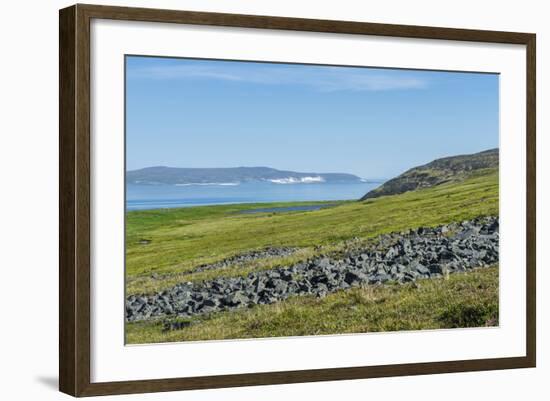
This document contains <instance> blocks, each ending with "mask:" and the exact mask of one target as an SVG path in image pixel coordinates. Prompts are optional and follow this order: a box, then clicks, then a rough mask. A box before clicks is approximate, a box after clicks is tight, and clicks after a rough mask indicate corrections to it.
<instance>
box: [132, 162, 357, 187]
mask: <svg viewBox="0 0 550 401" xmlns="http://www.w3.org/2000/svg"><path fill="white" fill-rule="evenodd" d="M126 179H127V182H129V183H133V184H171V185H193V184H196V185H208V184H218V185H223V184H225V185H231V184H233V185H236V184H239V183H244V182H261V181H267V182H272V183H274V184H308V183H324V182H326V183H337V182H340V183H352V182H357V183H359V182H365V180H363V179H362V178H360V177H358V176H356V175H353V174H347V173H302V172H296V171H286V170H277V169H274V168H270V167H228V168H180V167H164V166H157V167H146V168H142V169H139V170H131V171H127V172H126Z"/></svg>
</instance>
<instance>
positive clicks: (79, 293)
mask: <svg viewBox="0 0 550 401" xmlns="http://www.w3.org/2000/svg"><path fill="white" fill-rule="evenodd" d="M95 18H97V19H110V20H126V21H142V22H163V23H173V24H193V25H208V26H222V27H240V28H258V29H275V30H288V31H309V32H324V33H342V34H355V35H375V36H391V37H400V38H420V39H439V40H450V41H473V42H486V43H501V44H518V45H525V46H526V49H527V50H526V54H527V58H526V60H525V63H526V71H527V83H526V88H527V93H526V99H527V119H526V122H525V124H526V132H527V158H526V160H527V177H526V182H527V193H526V195H525V196H526V203H527V216H526V220H527V227H526V235H527V242H526V244H525V246H526V254H527V259H526V263H525V266H526V285H527V287H526V294H527V298H526V308H527V309H526V317H527V319H526V326H525V333H526V337H525V338H526V350H527V353H526V355H525V356H523V357H511V358H494V359H474V360H460V361H439V362H430V363H410V364H398V365H381V366H365V367H347V368H330V369H315V370H298V371H280V372H257V373H250V374H231V375H222V376H201V377H187V378H186V377H182V378H167V379H155V380H136V381H120V382H100V383H92V382H91V380H90V363H91V354H90V345H91V334H90V317H91V316H90V296H91V291H90V285H91V284H90V174H91V171H90V21H91V20H92V19H95ZM59 29H60V37H59V48H60V53H59V57H60V69H59V74H60V75H59V93H60V102H59V127H60V142H59V150H60V165H59V182H60V185H59V197H60V200H59V218H60V220H59V225H60V236H59V242H60V245H59V256H60V267H59V268H60V270H59V276H60V278H59V280H60V281H59V283H60V286H59V288H60V289H59V317H60V325H59V358H60V361H59V362H60V363H59V366H60V367H59V388H60V391H62V392H64V393H67V394H70V395H73V396H94V395H106V394H125V393H144V392H157V391H175V390H190V389H207V388H221V387H237V386H252V385H267V384H282V383H299V382H316V381H326V380H349V379H363V378H375V377H390V376H401V375H422V374H434V373H449V372H466V371H481V370H494V369H511V368H528V367H534V366H535V363H536V307H535V300H536V292H535V291H536V273H535V246H536V245H535V244H536V234H535V232H536V228H535V213H536V212H535V206H536V203H535V202H536V201H535V193H536V192H535V191H536V189H535V158H536V156H535V120H536V114H535V113H536V111H535V65H536V62H535V46H536V45H535V41H536V37H535V35H534V34H530V33H514V32H496V31H483V30H468V29H450V28H435V27H422V26H405V25H390V24H373V23H363V22H350V21H330V20H314V19H301V18H283V17H268V16H254V15H237V14H219V13H203V12H192V11H172V10H156V9H142V8H126V7H110V6H96V5H80V4H78V5H74V6H72V7H68V8H65V9H62V10H60V15H59Z"/></svg>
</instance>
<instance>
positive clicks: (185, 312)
mask: <svg viewBox="0 0 550 401" xmlns="http://www.w3.org/2000/svg"><path fill="white" fill-rule="evenodd" d="M498 259H499V222H498V217H484V218H478V219H474V220H469V221H463V222H462V223H456V224H449V225H444V226H440V227H435V228H425V227H422V228H418V229H416V230H410V231H408V232H403V233H392V234H387V235H383V236H380V237H379V238H378V240H377V241H375V243H374V244H373V245H370V246H363V247H357V248H356V249H350V250H346V251H345V252H343V253H341V254H339V255H320V256H319V257H316V258H313V259H310V260H307V261H305V262H300V263H296V264H294V265H292V266H289V267H280V268H276V269H272V270H265V271H258V272H252V273H250V274H248V275H247V276H246V277H220V278H216V279H213V280H210V281H205V282H202V283H190V282H189V283H181V284H178V285H176V286H174V287H172V288H171V289H168V290H165V291H163V292H160V293H157V294H154V295H141V296H136V295H132V296H130V297H128V298H127V300H126V319H127V320H128V321H138V320H145V319H151V318H161V317H173V316H180V317H190V316H194V315H200V314H205V313H211V312H218V311H226V310H233V309H237V308H242V307H251V306H254V305H258V304H271V303H274V302H278V301H281V300H284V299H286V298H288V297H290V296H295V295H316V296H321V297H322V296H325V295H326V294H328V293H331V292H335V291H339V290H346V289H348V288H351V287H357V286H363V285H375V284H383V283H387V282H390V281H393V282H399V283H407V282H411V281H415V280H417V279H424V278H433V277H441V276H442V275H445V274H451V273H455V272H465V271H468V270H471V269H474V268H480V267H486V266H490V265H494V264H496V263H497V262H498Z"/></svg>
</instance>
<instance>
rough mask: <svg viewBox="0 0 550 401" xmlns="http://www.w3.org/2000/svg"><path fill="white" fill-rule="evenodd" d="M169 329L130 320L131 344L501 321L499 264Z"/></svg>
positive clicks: (296, 300) (304, 299)
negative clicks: (468, 271) (499, 308)
mask: <svg viewBox="0 0 550 401" xmlns="http://www.w3.org/2000/svg"><path fill="white" fill-rule="evenodd" d="M194 321H195V323H194V324H192V325H191V326H189V327H187V328H185V329H183V330H176V331H170V332H166V333H164V332H163V331H162V323H161V322H152V323H151V322H148V323H146V322H144V323H130V324H127V326H126V327H127V330H126V341H127V343H129V344H137V343H155V342H170V341H185V340H217V339H230V338H231V339H233V338H260V337H278V336H299V335H320V334H335V333H339V334H343V333H366V332H376V331H400V330H420V329H442V328H455V327H480V326H495V325H498V267H496V266H495V267H491V268H487V269H483V270H478V271H475V272H471V273H466V274H453V275H450V276H448V277H446V278H442V279H431V280H430V279H429V280H422V281H419V282H418V283H417V284H407V285H389V286H367V287H364V288H355V289H351V290H348V291H340V292H337V293H334V294H330V295H329V296H327V297H326V298H323V299H319V298H314V297H311V296H308V297H294V298H289V299H288V300H286V301H284V302H281V303H278V304H272V305H259V306H256V307H254V308H251V309H246V310H241V311H235V312H229V313H223V312H222V313H216V314H212V315H210V316H208V317H195V318H194Z"/></svg>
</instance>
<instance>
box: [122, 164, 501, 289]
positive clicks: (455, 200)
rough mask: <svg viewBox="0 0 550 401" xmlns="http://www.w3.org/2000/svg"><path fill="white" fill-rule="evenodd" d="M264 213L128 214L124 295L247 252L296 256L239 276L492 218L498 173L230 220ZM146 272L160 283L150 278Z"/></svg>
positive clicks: (209, 209)
mask: <svg viewBox="0 0 550 401" xmlns="http://www.w3.org/2000/svg"><path fill="white" fill-rule="evenodd" d="M311 203H313V202H310V204H311ZM322 203H326V202H322ZM269 205H270V206H288V205H289V204H288V203H286V204H283V203H280V204H279V203H277V204H269ZM265 206H266V205H265V204H256V205H250V204H249V205H228V206H206V207H194V208H182V209H164V210H152V211H136V212H129V213H128V214H127V254H126V257H127V259H126V274H127V292H128V293H129V294H131V293H140V292H151V291H158V290H160V289H162V288H164V287H167V286H170V285H173V284H175V283H176V282H178V281H182V276H181V275H182V273H185V272H186V271H189V270H190V269H192V268H193V267H194V266H197V265H199V264H202V263H210V262H214V261H216V260H220V259H223V258H225V257H228V256H231V255H233V254H236V253H240V252H244V251H247V250H250V249H254V248H262V247H265V246H295V247H301V248H302V250H301V251H300V253H299V254H298V255H296V256H294V257H291V258H286V259H284V260H271V261H267V262H265V263H264V265H261V264H260V265H256V266H249V267H248V268H244V270H243V271H241V273H246V271H247V269H252V268H266V267H271V265H272V264H274V263H283V262H286V263H291V262H293V261H295V260H296V259H298V258H305V257H307V256H310V255H311V254H312V253H313V246H316V245H324V246H338V244H339V243H341V242H342V241H344V240H347V239H350V238H352V237H359V238H372V237H375V236H377V235H379V234H382V233H387V232H392V231H401V230H406V229H409V228H413V227H418V226H431V225H439V224H444V223H448V222H451V221H458V220H464V219H468V218H472V217H476V216H481V215H489V214H492V215H496V214H498V173H497V171H496V170H493V171H492V172H490V173H488V174H484V175H481V176H477V177H473V178H470V179H468V180H466V181H464V182H461V183H453V184H445V185H441V186H437V187H434V188H429V189H424V190H419V191H414V192H408V193H404V194H401V195H394V196H386V197H380V198H376V199H371V200H367V201H365V202H344V203H342V204H341V205H339V206H337V207H333V208H328V209H323V210H318V211H310V212H292V213H258V214H238V213H236V212H238V211H239V210H244V209H250V208H260V207H265ZM142 238H144V239H150V240H152V242H151V243H150V244H148V245H140V244H139V243H138V242H139V240H140V239H142ZM241 270H242V269H241ZM152 273H157V274H160V275H162V276H161V278H160V279H151V277H150V276H151V274H152ZM234 273H235V272H232V273H231V274H234ZM216 274H228V273H227V272H224V271H222V272H215V271H214V272H208V273H203V274H199V275H195V276H191V277H185V280H188V279H189V278H192V279H203V278H210V277H211V276H212V275H216Z"/></svg>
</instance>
